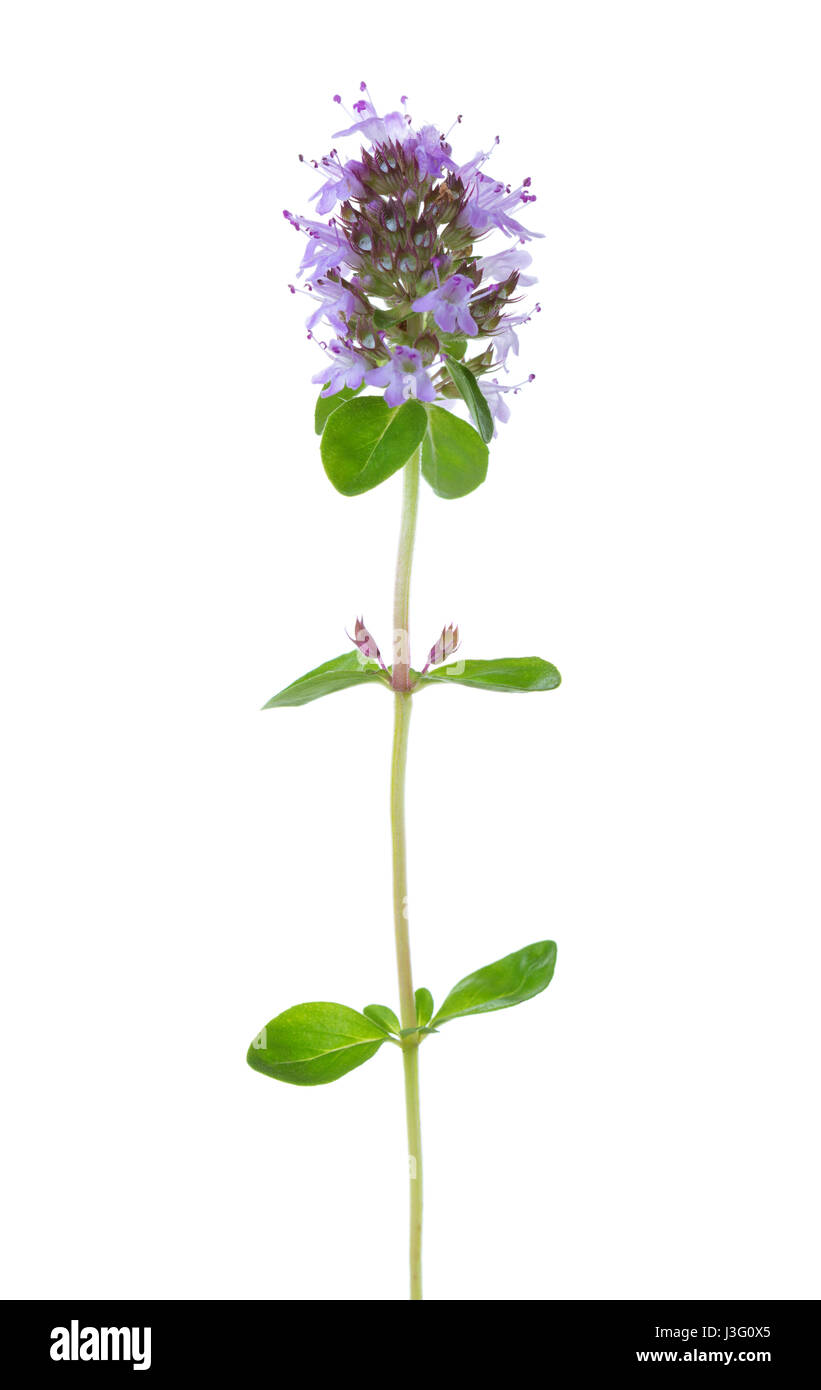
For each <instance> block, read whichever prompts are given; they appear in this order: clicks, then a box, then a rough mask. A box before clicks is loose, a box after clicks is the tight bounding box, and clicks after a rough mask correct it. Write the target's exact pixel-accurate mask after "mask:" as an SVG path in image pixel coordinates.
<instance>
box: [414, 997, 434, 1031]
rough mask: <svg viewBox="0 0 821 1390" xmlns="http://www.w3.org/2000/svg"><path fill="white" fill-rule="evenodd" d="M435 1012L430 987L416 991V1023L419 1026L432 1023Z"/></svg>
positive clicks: (422, 1026)
mask: <svg viewBox="0 0 821 1390" xmlns="http://www.w3.org/2000/svg"><path fill="white" fill-rule="evenodd" d="M432 1013H433V995H432V994H431V992H430V990H429V989H418V990H417V991H416V1023H417V1026H418V1027H419V1028H424V1026H425V1024H426V1023H430V1017H431V1014H432Z"/></svg>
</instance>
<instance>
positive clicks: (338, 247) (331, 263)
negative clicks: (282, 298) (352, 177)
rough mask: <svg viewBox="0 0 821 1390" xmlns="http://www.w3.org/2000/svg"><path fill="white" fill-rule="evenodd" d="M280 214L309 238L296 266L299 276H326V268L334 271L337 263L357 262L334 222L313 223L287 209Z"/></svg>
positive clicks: (353, 263) (352, 250)
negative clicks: (300, 259) (295, 215)
mask: <svg viewBox="0 0 821 1390" xmlns="http://www.w3.org/2000/svg"><path fill="white" fill-rule="evenodd" d="M282 215H283V217H284V218H286V220H287V221H288V222H290V224H291V226H292V227H295V228H296V230H297V231H298V232H304V233H305V235H306V236H307V238H308V245H307V246H306V247H305V254H304V256H303V257H302V262H301V264H300V267H299V274H300V275H314V276H319V275H327V274H328V271H329V270H336V269H338V267H339V266H340V265H347V266H349V267H350V268H351V269H355V268H356V267H357V266H358V265H359V261H360V257H359V254H358V252H357V250H356V248H355V247H353V246H351V244H350V242H349V241H348V239H347V237H346V236H344V235H343V233H342V231H341V230H340V228H339V227H338V226H337V224H336V222H334V221H331V222H312V221H311V219H310V218H309V217H294V215H293V213H290V212H288V210H287V208H286V209H285V211H284V212H283V214H282Z"/></svg>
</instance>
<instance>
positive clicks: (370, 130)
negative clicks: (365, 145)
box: [333, 101, 407, 145]
mask: <svg viewBox="0 0 821 1390" xmlns="http://www.w3.org/2000/svg"><path fill="white" fill-rule="evenodd" d="M354 109H355V110H356V112H357V115H360V116H361V117H362V119H361V120H359V121H354V124H353V125H349V126H348V128H347V129H346V130H335V131H334V134H333V138H334V140H341V139H343V137H344V136H346V135H357V136H359V138H360V139H362V140H370V141H371V143H372V144H374V145H382V144H385V143H386V141H388V140H401V138H402V136H403V135H404V133H405V131H406V130H407V121H406V119H405V117H404V116H403V115H402V112H401V111H391V112H390V113H389V114H388V115H387V116H377V114H376V111H375V109H374V107H373V106H371V103H370V102H369V101H358V102H357V103H356V106H355V108H354Z"/></svg>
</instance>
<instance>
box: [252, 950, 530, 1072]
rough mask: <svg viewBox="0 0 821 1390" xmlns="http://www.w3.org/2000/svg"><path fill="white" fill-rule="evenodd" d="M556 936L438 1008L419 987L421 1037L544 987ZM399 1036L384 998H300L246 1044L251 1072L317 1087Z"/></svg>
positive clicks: (464, 986) (469, 981)
mask: <svg viewBox="0 0 821 1390" xmlns="http://www.w3.org/2000/svg"><path fill="white" fill-rule="evenodd" d="M555 965H556V943H555V942H553V941H536V942H534V943H533V944H532V945H530V946H524V947H523V948H522V949H521V950H520V951H514V952H513V953H512V954H511V955H509V956H504V957H503V959H502V960H497V961H494V962H493V964H492V965H486V966H483V968H482V969H481V970H476V971H474V972H473V974H472V975H466V976H465V978H464V979H463V980H460V981H459V983H458V984H456V985H454V987H453V989H452V990H451V991H450V993H449V995H448V996H447V998H446V999H445V1001H444V1003H443V1004H442V1006H441V1008H440V1009H439V1010H438V1012H437V1013H436V1014H434V1013H433V997H432V995H431V993H430V991H429V990H427V989H418V990H417V991H416V1012H417V1027H416V1028H415V1029H411V1030H409V1031H410V1032H413V1033H418V1034H419V1035H420V1040H421V1037H423V1036H425V1035H426V1034H428V1033H434V1032H437V1031H438V1029H439V1027H440V1026H441V1025H442V1024H443V1023H449V1022H450V1021H451V1020H452V1019H454V1018H466V1017H467V1016H468V1015H470V1014H485V1013H492V1012H494V1011H495V1010H497V1009H509V1008H511V1007H512V1005H514V1004H523V1003H524V1002H525V1000H527V999H533V998H534V996H535V995H537V994H541V992H542V990H543V989H546V988H547V986H548V985H549V984H550V981H551V979H552V978H553V971H554V968H555ZM403 1036H404V1034H403V1031H402V1029H401V1028H400V1026H399V1020H398V1018H397V1017H396V1015H395V1013H394V1012H393V1010H392V1009H389V1008H388V1006H387V1005H386V1004H368V1005H367V1006H366V1007H365V1008H364V1009H363V1010H362V1012H361V1013H358V1012H357V1011H356V1009H349V1008H348V1007H347V1006H346V1005H345V1004H328V1003H310V1004H297V1005H295V1007H294V1008H292V1009H286V1010H285V1012H284V1013H282V1014H278V1015H277V1017H276V1018H273V1019H271V1022H270V1023H268V1024H266V1026H265V1028H263V1029H262V1032H261V1033H259V1034H257V1036H256V1038H255V1039H254V1041H253V1042H252V1043H251V1046H250V1047H249V1049H248V1063H249V1065H250V1066H251V1067H253V1068H254V1070H255V1071H259V1072H262V1073H263V1075H264V1076H271V1077H273V1078H274V1079H275V1080H277V1081H289V1082H291V1083H292V1084H293V1085H295V1086H320V1085H324V1084H325V1083H326V1082H328V1081H337V1080H338V1079H339V1077H341V1076H344V1075H345V1074H346V1072H349V1071H353V1069H354V1068H355V1067H361V1066H362V1064H363V1062H367V1061H368V1059H369V1058H370V1057H373V1055H374V1053H376V1052H378V1051H379V1049H380V1047H382V1045H383V1044H384V1043H386V1042H395V1041H396V1040H397V1039H401V1038H402V1037H403Z"/></svg>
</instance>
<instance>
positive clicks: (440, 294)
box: [413, 275, 479, 338]
mask: <svg viewBox="0 0 821 1390" xmlns="http://www.w3.org/2000/svg"><path fill="white" fill-rule="evenodd" d="M475 288H476V286H475V285H474V283H473V281H472V280H469V279H468V277H467V275H451V276H450V278H449V279H447V280H445V282H444V284H442V285H440V286H439V288H438V289H436V290H431V291H430V293H429V294H423V295H422V298H421V299H415V300H414V301H413V307H414V309H416V310H417V311H418V312H419V313H425V312H426V311H427V310H431V312H432V313H433V317H434V321H435V322H436V324H437V325H438V327H439V328H441V330H442V332H443V333H455V332H456V331H457V329H458V330H459V331H460V332H461V333H466V334H467V336H468V337H469V338H474V337H475V336H476V334H477V333H478V331H479V329H478V328H477V326H476V320H475V319H474V317H473V315H472V314H471V312H470V305H469V301H470V296H471V295H472V294H473V291H474V289H475Z"/></svg>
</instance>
